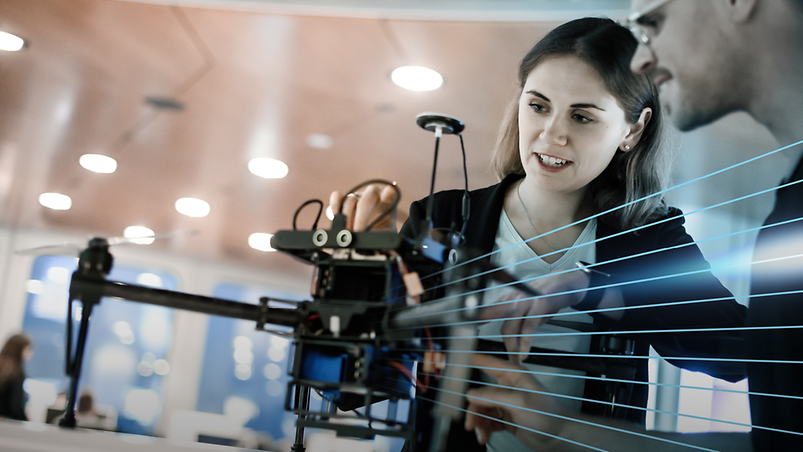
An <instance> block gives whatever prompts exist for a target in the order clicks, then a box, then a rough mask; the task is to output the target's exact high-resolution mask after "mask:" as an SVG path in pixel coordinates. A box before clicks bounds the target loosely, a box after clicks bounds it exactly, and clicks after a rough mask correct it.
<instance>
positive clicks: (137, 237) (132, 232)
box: [123, 226, 154, 245]
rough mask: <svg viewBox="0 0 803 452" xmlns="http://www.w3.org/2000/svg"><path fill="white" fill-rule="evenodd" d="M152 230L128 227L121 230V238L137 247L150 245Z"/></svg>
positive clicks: (142, 227)
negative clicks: (128, 240)
mask: <svg viewBox="0 0 803 452" xmlns="http://www.w3.org/2000/svg"><path fill="white" fill-rule="evenodd" d="M153 236H154V233H153V229H151V228H146V227H145V226H129V227H127V228H125V230H123V237H125V238H127V239H130V240H131V243H136V244H137V245H150V244H151V243H153V240H154V237H153Z"/></svg>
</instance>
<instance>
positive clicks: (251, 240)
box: [248, 232, 276, 251]
mask: <svg viewBox="0 0 803 452" xmlns="http://www.w3.org/2000/svg"><path fill="white" fill-rule="evenodd" d="M271 237H273V234H268V233H265V232H255V233H253V234H251V235H249V236H248V246H250V247H251V248H253V249H255V250H259V251H276V249H275V248H273V247H272V246H270V239H271Z"/></svg>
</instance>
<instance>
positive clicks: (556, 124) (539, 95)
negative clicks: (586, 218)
mask: <svg viewBox="0 0 803 452" xmlns="http://www.w3.org/2000/svg"><path fill="white" fill-rule="evenodd" d="M629 133H630V124H628V123H627V122H626V121H625V114H624V111H623V110H622V109H621V108H620V107H619V104H618V102H617V101H616V98H614V97H613V95H612V94H611V93H610V92H608V90H607V89H606V88H605V85H604V83H603V80H602V78H601V77H600V76H599V74H597V71H596V70H595V69H594V68H592V67H591V66H590V65H588V64H587V63H586V62H584V61H583V60H581V59H579V58H577V57H574V56H558V57H551V58H548V59H546V60H544V61H542V62H541V63H540V64H539V65H538V66H536V67H535V69H533V70H532V71H531V72H530V74H529V76H528V77H527V81H526V83H525V85H524V90H523V91H522V94H521V98H520V99H519V154H520V157H521V162H522V165H523V166H524V170H525V172H526V173H527V179H528V180H529V183H535V184H537V186H538V187H539V188H541V189H543V190H546V191H550V192H561V193H570V192H576V191H578V190H583V191H584V190H585V187H586V186H587V185H588V184H589V183H590V182H591V181H592V180H594V179H595V178H596V177H597V176H599V175H600V174H601V173H602V171H603V170H604V169H605V168H606V167H607V166H608V163H610V161H611V159H612V158H613V155H614V153H615V152H616V150H617V148H619V147H621V148H622V150H624V146H625V144H624V141H625V138H626V137H627V135H628V134H629Z"/></svg>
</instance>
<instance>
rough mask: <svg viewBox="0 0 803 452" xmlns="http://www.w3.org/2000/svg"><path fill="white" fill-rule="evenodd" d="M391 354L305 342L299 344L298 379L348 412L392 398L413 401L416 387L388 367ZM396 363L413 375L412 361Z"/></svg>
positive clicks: (361, 346) (368, 346)
mask: <svg viewBox="0 0 803 452" xmlns="http://www.w3.org/2000/svg"><path fill="white" fill-rule="evenodd" d="M344 345H345V346H344ZM389 353H390V351H389V350H388V349H386V348H385V347H382V348H381V349H377V348H376V347H374V345H373V344H370V343H350V344H348V345H346V344H342V343H341V344H334V343H332V342H329V341H321V342H320V343H316V342H314V341H304V343H303V345H302V344H296V353H295V362H296V363H297V365H294V366H293V373H294V377H295V378H294V379H295V380H296V381H299V382H303V383H304V384H307V385H309V386H311V387H313V388H316V389H318V390H320V391H321V392H322V393H323V394H326V396H327V398H329V399H330V400H332V401H334V402H335V404H337V406H338V408H340V409H341V410H344V411H347V410H352V409H354V408H358V407H362V406H365V405H366V403H375V402H379V401H381V400H384V399H387V398H389V397H393V398H402V399H407V398H410V396H411V387H412V383H411V381H410V379H409V378H408V377H407V376H405V372H403V371H401V370H399V369H398V368H397V367H394V366H391V365H389V364H387V363H388V362H389V360H390V359H391V358H390V356H389ZM393 361H395V362H401V363H403V364H402V365H403V367H404V368H405V369H407V370H408V371H412V360H409V359H404V358H399V357H396V358H394V359H393Z"/></svg>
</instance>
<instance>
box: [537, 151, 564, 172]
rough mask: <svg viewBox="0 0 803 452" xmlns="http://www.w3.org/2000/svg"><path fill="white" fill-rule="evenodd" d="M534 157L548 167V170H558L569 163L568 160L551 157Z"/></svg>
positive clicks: (538, 155) (541, 155)
mask: <svg viewBox="0 0 803 452" xmlns="http://www.w3.org/2000/svg"><path fill="white" fill-rule="evenodd" d="M535 155H536V156H537V157H538V160H539V161H540V162H541V164H542V165H545V166H548V167H550V168H560V167H561V166H563V165H565V164H567V163H569V161H568V160H564V159H560V158H557V157H552V156H551V155H544V154H538V153H536V154H535Z"/></svg>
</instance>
